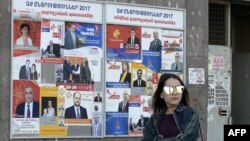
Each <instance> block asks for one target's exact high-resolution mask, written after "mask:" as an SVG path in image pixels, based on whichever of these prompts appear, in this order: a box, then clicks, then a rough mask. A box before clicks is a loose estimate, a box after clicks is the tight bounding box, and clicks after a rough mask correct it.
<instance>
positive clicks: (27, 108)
mask: <svg viewBox="0 0 250 141" xmlns="http://www.w3.org/2000/svg"><path fill="white" fill-rule="evenodd" d="M23 92H24V98H25V102H23V103H21V104H19V105H18V106H17V108H16V117H17V118H38V117H39V103H38V102H35V101H34V91H33V88H32V87H26V88H24V91H23Z"/></svg>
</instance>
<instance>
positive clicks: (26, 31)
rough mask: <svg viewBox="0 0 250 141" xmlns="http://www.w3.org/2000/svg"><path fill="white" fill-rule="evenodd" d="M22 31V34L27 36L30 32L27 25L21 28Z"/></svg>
mask: <svg viewBox="0 0 250 141" xmlns="http://www.w3.org/2000/svg"><path fill="white" fill-rule="evenodd" d="M21 32H22V35H24V36H27V35H28V33H29V30H28V28H27V27H23V28H22V29H21Z"/></svg>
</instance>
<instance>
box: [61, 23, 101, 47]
mask: <svg viewBox="0 0 250 141" xmlns="http://www.w3.org/2000/svg"><path fill="white" fill-rule="evenodd" d="M67 24H68V23H66V26H67ZM71 24H73V25H74V26H75V33H76V35H77V37H75V38H77V39H78V44H79V45H78V47H87V46H93V47H99V48H102V25H100V24H93V23H71ZM65 32H66V34H65V35H67V34H69V32H70V28H66V31H65ZM65 38H66V37H65Z"/></svg>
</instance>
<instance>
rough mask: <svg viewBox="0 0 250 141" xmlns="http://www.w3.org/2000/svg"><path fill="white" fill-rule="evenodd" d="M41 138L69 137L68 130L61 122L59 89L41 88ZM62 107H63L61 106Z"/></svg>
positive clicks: (52, 87) (51, 87)
mask: <svg viewBox="0 0 250 141" xmlns="http://www.w3.org/2000/svg"><path fill="white" fill-rule="evenodd" d="M40 101H41V104H40V105H41V106H40V107H41V110H40V136H54V135H55V134H57V136H63V137H65V136H67V128H66V126H64V124H63V123H62V122H61V120H60V118H61V113H60V110H61V108H60V107H58V106H59V97H58V87H55V86H42V87H40ZM60 106H61V105H60Z"/></svg>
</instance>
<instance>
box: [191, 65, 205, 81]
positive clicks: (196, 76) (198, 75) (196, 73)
mask: <svg viewBox="0 0 250 141" xmlns="http://www.w3.org/2000/svg"><path fill="white" fill-rule="evenodd" d="M188 74H189V77H188V78H189V84H205V71H204V69H203V68H189V69H188Z"/></svg>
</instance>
